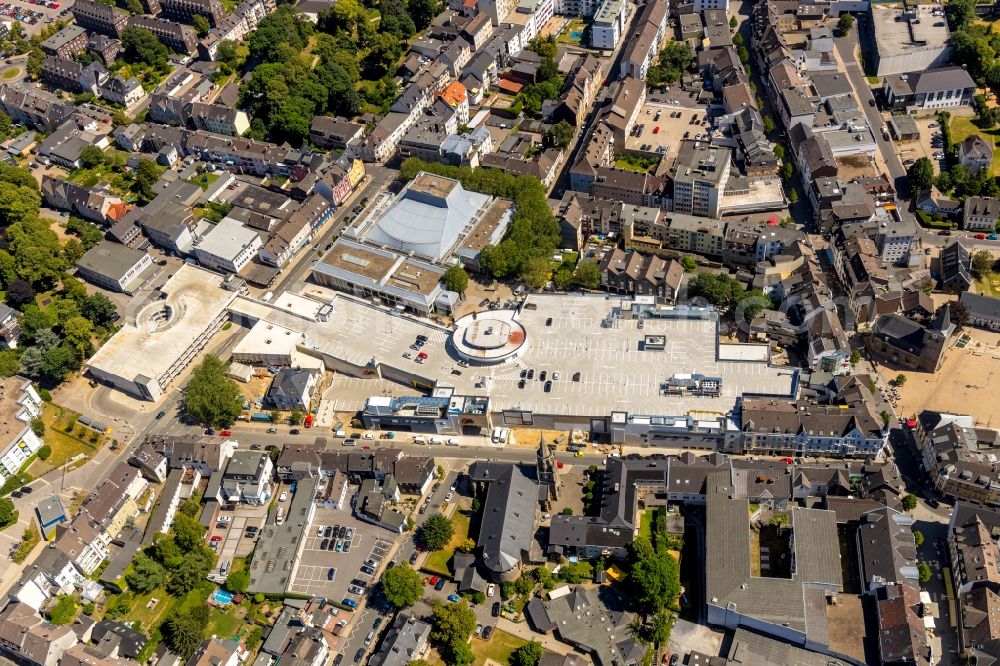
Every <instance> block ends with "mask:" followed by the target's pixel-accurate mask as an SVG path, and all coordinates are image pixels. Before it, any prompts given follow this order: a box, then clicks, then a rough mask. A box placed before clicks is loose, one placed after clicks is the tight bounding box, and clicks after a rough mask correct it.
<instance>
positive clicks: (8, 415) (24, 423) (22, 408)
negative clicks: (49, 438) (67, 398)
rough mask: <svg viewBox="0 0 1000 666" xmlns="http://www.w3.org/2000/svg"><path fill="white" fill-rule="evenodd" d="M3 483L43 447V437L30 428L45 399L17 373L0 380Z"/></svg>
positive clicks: (0, 447) (0, 467) (40, 413)
mask: <svg viewBox="0 0 1000 666" xmlns="http://www.w3.org/2000/svg"><path fill="white" fill-rule="evenodd" d="M0 414H2V415H3V429H2V430H0V482H2V480H4V479H6V478H7V477H8V476H11V475H13V474H17V473H18V472H19V471H21V467H23V466H24V464H25V463H26V462H27V461H28V459H30V458H31V456H32V455H34V454H35V453H36V452H37V451H38V449H40V448H41V447H42V443H43V442H42V440H41V438H39V437H38V435H36V434H35V433H34V431H33V430H32V429H31V422H32V421H33V420H34V419H36V418H39V417H40V416H41V415H42V399H41V398H40V397H39V395H38V393H37V392H36V391H35V387H34V386H32V385H31V382H30V381H28V380H27V379H25V378H24V377H18V376H17V375H15V376H13V377H9V378H7V379H4V380H3V382H0Z"/></svg>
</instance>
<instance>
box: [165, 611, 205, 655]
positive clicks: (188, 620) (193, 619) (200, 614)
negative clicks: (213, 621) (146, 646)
mask: <svg viewBox="0 0 1000 666" xmlns="http://www.w3.org/2000/svg"><path fill="white" fill-rule="evenodd" d="M207 625H208V608H207V607H206V606H196V607H195V608H194V609H192V610H190V611H187V612H183V613H182V612H179V611H175V612H174V613H173V614H172V615H171V616H170V617H168V618H167V620H166V622H164V623H163V626H162V627H161V631H162V632H163V638H164V640H165V641H166V643H167V646H168V647H169V648H170V649H171V650H172V651H173V652H174V653H176V654H178V655H180V656H181V657H182V658H184V659H188V658H189V657H190V656H191V655H192V654H193V653H194V651H195V649H197V647H198V645H199V644H200V643H201V641H202V640H204V638H205V628H206V626H207Z"/></svg>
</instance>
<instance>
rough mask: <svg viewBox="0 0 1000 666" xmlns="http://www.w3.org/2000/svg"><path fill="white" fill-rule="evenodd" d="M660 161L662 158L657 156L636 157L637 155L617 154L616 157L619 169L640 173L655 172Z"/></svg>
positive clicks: (616, 164)
mask: <svg viewBox="0 0 1000 666" xmlns="http://www.w3.org/2000/svg"><path fill="white" fill-rule="evenodd" d="M659 163H660V160H659V158H656V157H636V156H635V155H617V156H616V157H615V166H616V167H618V168H619V169H628V170H629V171H638V172H640V173H653V172H654V171H656V165H657V164H659Z"/></svg>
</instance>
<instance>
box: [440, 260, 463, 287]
mask: <svg viewBox="0 0 1000 666" xmlns="http://www.w3.org/2000/svg"><path fill="white" fill-rule="evenodd" d="M441 281H442V282H443V283H444V288H445V289H447V290H448V291H454V292H457V293H458V294H465V290H466V289H468V288H469V274H468V273H466V272H465V268H464V267H463V266H462V264H452V265H451V266H449V267H448V270H446V271H445V272H444V275H443V276H441Z"/></svg>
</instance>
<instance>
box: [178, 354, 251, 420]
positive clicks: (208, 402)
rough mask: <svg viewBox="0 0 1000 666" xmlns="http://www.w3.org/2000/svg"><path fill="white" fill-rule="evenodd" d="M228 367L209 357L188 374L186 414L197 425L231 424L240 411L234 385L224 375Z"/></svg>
mask: <svg viewBox="0 0 1000 666" xmlns="http://www.w3.org/2000/svg"><path fill="white" fill-rule="evenodd" d="M228 369H229V364H228V363H224V362H222V361H221V360H220V359H219V357H218V356H214V355H211V354H209V355H208V356H206V357H205V359H204V360H203V361H202V362H201V363H200V364H198V366H197V367H196V368H195V369H194V372H192V373H191V381H189V382H188V385H187V389H186V390H185V393H184V404H185V407H186V410H187V413H188V414H189V415H190V416H191V417H192V418H194V419H195V420H197V421H198V422H199V423H205V424H209V425H213V424H217V423H232V422H233V421H235V420H236V417H238V416H239V415H240V412H241V411H242V409H243V396H242V394H241V393H240V389H239V387H237V386H236V382H234V381H233V380H232V379H230V378H229V377H227V376H226V372H227V371H228Z"/></svg>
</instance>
